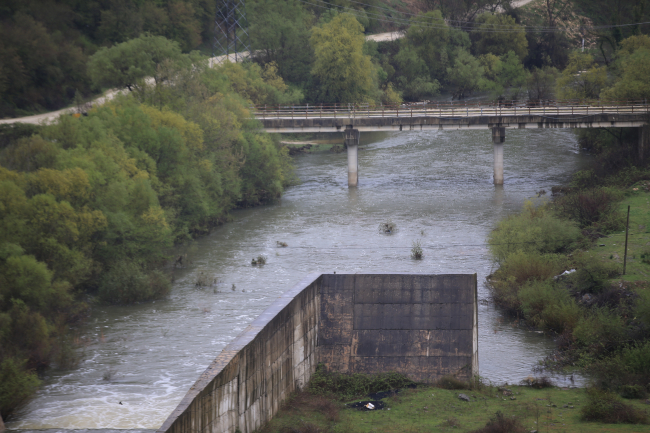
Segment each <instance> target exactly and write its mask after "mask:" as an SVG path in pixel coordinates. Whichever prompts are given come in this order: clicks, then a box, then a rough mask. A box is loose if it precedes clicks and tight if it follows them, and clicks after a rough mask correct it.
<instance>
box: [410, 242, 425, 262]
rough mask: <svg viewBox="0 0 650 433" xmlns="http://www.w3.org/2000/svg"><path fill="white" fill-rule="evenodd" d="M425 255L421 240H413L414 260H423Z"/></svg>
mask: <svg viewBox="0 0 650 433" xmlns="http://www.w3.org/2000/svg"><path fill="white" fill-rule="evenodd" d="M423 257H424V252H423V251H422V245H421V243H420V240H417V241H413V246H412V247H411V258H412V259H414V260H422V258H423Z"/></svg>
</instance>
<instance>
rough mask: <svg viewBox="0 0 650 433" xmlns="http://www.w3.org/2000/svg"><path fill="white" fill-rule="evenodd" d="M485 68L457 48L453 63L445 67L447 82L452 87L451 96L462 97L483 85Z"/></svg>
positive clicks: (468, 54)
mask: <svg viewBox="0 0 650 433" xmlns="http://www.w3.org/2000/svg"><path fill="white" fill-rule="evenodd" d="M484 74H485V69H484V68H483V66H481V63H480V62H479V61H478V59H476V58H475V57H474V56H472V55H471V54H470V53H468V52H467V51H465V50H459V52H458V54H457V55H456V60H455V61H454V65H453V66H452V67H450V68H447V75H448V77H449V78H448V81H449V84H451V85H452V86H453V87H454V90H453V96H454V98H456V99H463V98H464V97H465V96H467V95H469V94H471V93H472V92H474V91H476V90H478V89H479V88H480V87H481V85H483V82H484V81H483V80H484V78H483V77H484Z"/></svg>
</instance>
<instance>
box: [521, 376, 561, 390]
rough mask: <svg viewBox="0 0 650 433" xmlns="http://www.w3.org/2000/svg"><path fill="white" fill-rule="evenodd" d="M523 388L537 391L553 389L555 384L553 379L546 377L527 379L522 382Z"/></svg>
mask: <svg viewBox="0 0 650 433" xmlns="http://www.w3.org/2000/svg"><path fill="white" fill-rule="evenodd" d="M520 385H522V386H530V387H531V388H535V389H544V388H553V387H554V386H555V384H554V383H553V381H552V380H551V379H549V378H548V377H546V376H542V377H530V376H529V377H527V378H526V379H524V380H522V381H521V382H520Z"/></svg>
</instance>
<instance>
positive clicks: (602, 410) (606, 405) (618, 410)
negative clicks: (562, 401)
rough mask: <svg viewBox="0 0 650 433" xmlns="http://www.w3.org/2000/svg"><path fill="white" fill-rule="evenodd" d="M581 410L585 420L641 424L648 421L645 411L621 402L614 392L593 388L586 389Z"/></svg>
mask: <svg viewBox="0 0 650 433" xmlns="http://www.w3.org/2000/svg"><path fill="white" fill-rule="evenodd" d="M581 412H582V417H583V419H584V420H585V421H599V422H604V423H611V424H615V423H626V424H641V423H646V422H647V421H648V416H647V414H646V413H645V412H643V411H641V410H639V409H636V408H635V407H633V406H631V405H629V404H626V403H623V402H622V401H620V400H619V399H618V398H617V397H616V395H615V394H612V393H609V392H606V391H602V390H598V389H595V388H589V389H588V390H587V404H585V406H583V408H582V410H581Z"/></svg>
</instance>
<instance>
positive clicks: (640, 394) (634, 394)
mask: <svg viewBox="0 0 650 433" xmlns="http://www.w3.org/2000/svg"><path fill="white" fill-rule="evenodd" d="M620 394H621V397H623V398H628V399H641V398H646V397H647V396H648V393H647V392H646V390H645V388H644V387H642V386H641V385H623V386H622V387H621V390H620Z"/></svg>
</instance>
